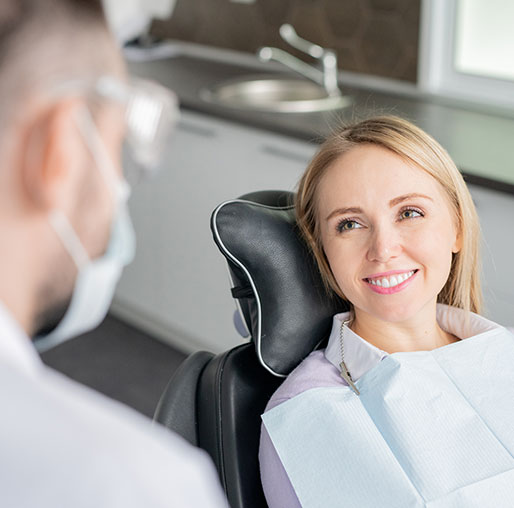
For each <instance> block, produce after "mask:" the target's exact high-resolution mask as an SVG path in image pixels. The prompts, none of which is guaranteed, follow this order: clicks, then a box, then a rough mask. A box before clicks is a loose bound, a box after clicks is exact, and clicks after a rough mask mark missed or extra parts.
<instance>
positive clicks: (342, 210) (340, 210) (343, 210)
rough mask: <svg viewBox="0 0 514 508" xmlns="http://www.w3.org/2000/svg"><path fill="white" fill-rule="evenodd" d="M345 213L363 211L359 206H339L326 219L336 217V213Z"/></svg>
mask: <svg viewBox="0 0 514 508" xmlns="http://www.w3.org/2000/svg"><path fill="white" fill-rule="evenodd" d="M345 213H362V208H359V207H357V206H348V207H345V208H337V209H335V210H333V211H332V212H331V213H330V215H329V216H328V217H327V218H326V219H325V220H330V219H331V218H332V217H335V216H336V215H343V214H345Z"/></svg>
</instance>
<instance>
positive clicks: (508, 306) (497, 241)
mask: <svg viewBox="0 0 514 508" xmlns="http://www.w3.org/2000/svg"><path fill="white" fill-rule="evenodd" d="M469 189H470V191H471V194H472V196H473V201H474V202H475V205H476V208H477V212H478V216H479V218H480V226H481V230H482V258H483V277H482V281H483V289H484V297H485V309H484V315H485V316H486V317H488V318H490V319H492V320H493V321H496V322H498V323H500V324H502V325H505V326H513V325H514V263H513V262H512V260H513V257H514V227H513V221H514V196H510V195H508V194H504V193H500V192H496V191H492V190H488V189H484V188H481V187H477V186H475V185H470V186H469Z"/></svg>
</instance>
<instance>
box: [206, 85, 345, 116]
mask: <svg viewBox="0 0 514 508" xmlns="http://www.w3.org/2000/svg"><path fill="white" fill-rule="evenodd" d="M200 97H201V98H202V99H203V100H205V101H207V102H211V103H214V104H219V105H222V106H226V107H230V108H235V109H243V110H252V111H268V112H277V113H312V112H317V111H330V110H336V109H342V108H345V107H347V106H349V105H350V104H351V103H352V100H351V98H350V97H348V96H345V95H328V94H327V92H326V90H325V89H324V88H323V87H322V86H320V85H318V84H317V83H314V82H312V81H307V80H304V79H291V78H274V79H270V78H253V79H249V78H246V79H238V80H234V81H227V82H224V83H221V84H219V85H217V86H214V87H212V88H209V89H203V90H202V91H201V92H200Z"/></svg>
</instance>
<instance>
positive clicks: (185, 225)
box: [112, 112, 317, 352]
mask: <svg viewBox="0 0 514 508" xmlns="http://www.w3.org/2000/svg"><path fill="white" fill-rule="evenodd" d="M316 148H317V146H316V145H314V144H309V143H306V142H301V141H297V140H294V139H291V138H288V137H285V136H280V135H278V134H271V133H266V132H264V131H261V130H258V129H253V128H249V127H244V126H239V125H236V124H232V123H230V122H224V121H221V120H218V119H214V118H212V117H208V116H204V115H200V114H195V113H191V112H184V113H183V117H182V120H181V122H180V125H179V126H178V129H177V131H176V132H175V133H174V135H173V136H172V138H171V139H170V143H169V146H168V148H167V152H166V155H165V160H164V161H163V163H162V168H161V171H160V173H159V174H158V175H157V177H155V179H153V180H151V181H147V182H142V183H140V184H139V186H137V187H136V188H134V189H133V194H132V197H131V200H130V209H131V212H132V217H133V221H134V226H135V229H136V234H137V254H136V258H135V260H134V262H133V263H132V264H131V265H130V266H128V267H127V268H126V270H125V271H124V274H123V276H122V279H121V281H120V284H119V286H118V289H117V291H116V296H115V301H114V304H113V308H112V310H113V312H114V313H115V314H118V315H119V316H121V317H123V318H124V319H126V320H128V321H130V322H132V323H133V324H135V325H137V326H139V327H140V328H143V329H146V330H147V331H149V332H151V333H153V334H155V335H157V336H159V337H160V338H161V339H163V340H165V341H168V342H170V343H171V344H173V345H175V346H177V347H179V348H182V349H184V350H186V351H192V350H196V349H199V348H203V349H207V350H210V351H213V352H219V351H224V350H226V349H228V348H230V347H232V346H234V345H236V344H238V343H240V342H241V340H242V339H241V337H239V336H238V335H237V333H236V331H235V329H234V326H233V324H232V315H233V312H234V310H235V304H234V302H233V300H232V297H231V296H230V287H229V282H228V276H227V269H226V266H225V261H224V258H223V257H222V255H221V254H220V253H219V251H218V249H217V247H216V245H215V244H214V242H213V240H212V236H211V231H210V227H209V219H210V215H211V212H212V211H213V209H214V208H215V207H216V205H218V204H219V203H221V202H223V201H225V200H229V199H234V198H236V197H238V196H240V195H241V194H245V193H247V192H251V191H256V190H263V189H284V190H293V189H294V187H295V185H296V183H297V181H298V179H299V177H300V175H301V174H302V172H303V170H304V169H305V167H306V165H307V163H308V161H309V159H310V158H311V157H312V155H313V154H314V152H315V150H316Z"/></svg>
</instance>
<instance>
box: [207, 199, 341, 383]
mask: <svg viewBox="0 0 514 508" xmlns="http://www.w3.org/2000/svg"><path fill="white" fill-rule="evenodd" d="M293 199H294V194H292V193H290V192H283V191H264V192H257V193H253V194H247V195H245V196H242V197H241V198H239V199H236V200H233V201H227V202H225V203H222V204H221V205H219V206H218V207H217V208H216V209H215V210H214V212H213V214H212V218H211V229H212V232H213V235H214V241H215V242H216V244H217V245H218V247H219V249H220V250H221V252H222V254H223V255H224V256H225V257H226V258H227V261H228V264H229V268H230V272H231V275H232V279H233V284H234V288H233V289H232V294H233V296H234V298H237V299H238V301H239V303H240V307H241V310H242V313H243V316H244V320H245V322H246V325H247V327H248V329H249V331H250V334H251V336H252V338H253V340H254V342H255V348H256V351H257V355H258V357H259V360H260V362H261V363H262V365H263V366H264V367H265V368H266V369H267V370H269V371H270V372H271V373H273V374H275V375H276V376H286V375H287V374H289V373H290V372H291V371H292V370H293V369H294V368H295V367H296V366H297V365H298V364H299V363H300V362H301V361H302V360H303V359H304V358H305V357H306V356H307V355H309V353H311V352H312V351H313V350H314V349H316V347H317V346H318V345H319V344H320V342H322V341H323V340H324V339H326V338H327V336H328V334H329V333H330V329H331V326H332V316H333V315H334V314H336V313H337V312H341V311H342V310H344V309H345V308H346V307H345V304H344V303H343V302H342V301H341V300H340V299H339V298H336V297H332V296H329V295H328V293H327V292H326V290H325V288H324V286H323V283H322V280H321V276H320V274H319V271H318V269H317V267H316V264H315V262H314V259H313V257H312V255H311V253H310V252H309V249H308V247H307V245H306V244H305V242H304V241H303V240H302V239H301V237H300V233H299V230H298V228H297V226H296V220H295V213H294V206H293V204H292V203H293ZM274 204H278V206H273V205H274Z"/></svg>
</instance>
